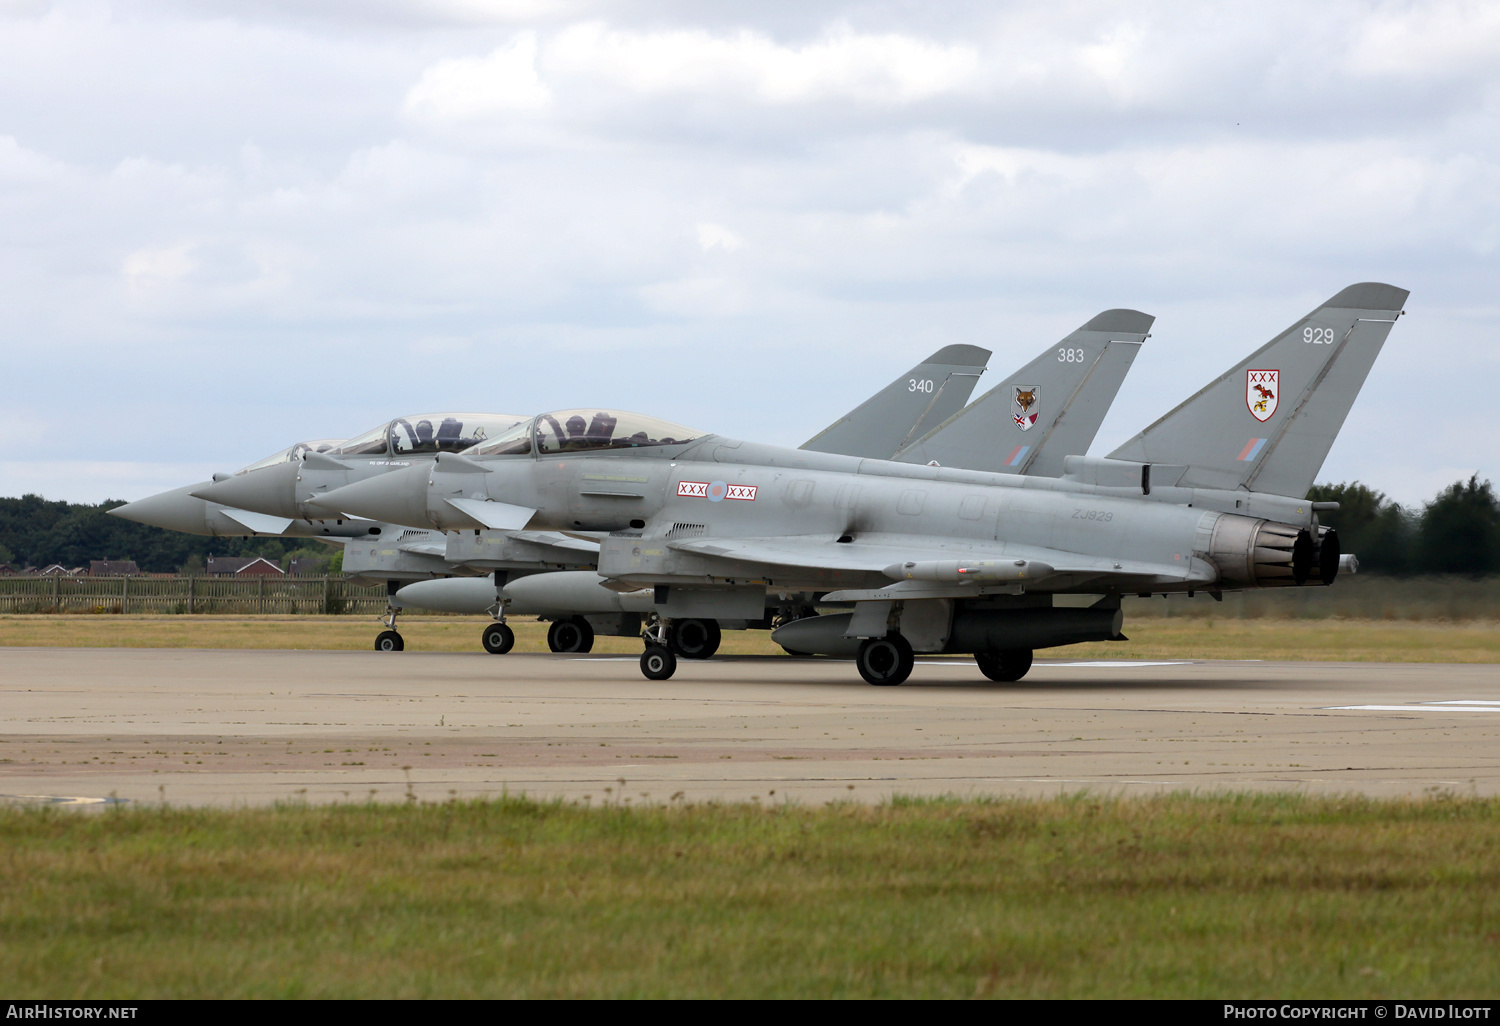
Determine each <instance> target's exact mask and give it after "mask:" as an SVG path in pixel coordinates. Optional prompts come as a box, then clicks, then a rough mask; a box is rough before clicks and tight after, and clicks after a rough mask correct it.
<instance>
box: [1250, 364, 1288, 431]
mask: <svg viewBox="0 0 1500 1026" xmlns="http://www.w3.org/2000/svg"><path fill="white" fill-rule="evenodd" d="M1280 395H1281V371H1279V370H1247V371H1246V372H1245V405H1246V406H1248V407H1249V408H1250V416H1252V417H1254V418H1255V419H1256V420H1258V421H1260V422H1261V423H1262V424H1264V423H1265V422H1266V421H1268V420H1270V419H1271V414H1273V413H1275V412H1276V404H1277V402H1278V401H1279V400H1278V398H1277V397H1278V396H1280Z"/></svg>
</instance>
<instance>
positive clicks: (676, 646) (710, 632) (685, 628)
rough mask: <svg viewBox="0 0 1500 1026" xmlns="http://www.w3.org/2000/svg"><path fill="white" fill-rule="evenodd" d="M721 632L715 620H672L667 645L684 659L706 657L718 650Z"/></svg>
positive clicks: (721, 636) (721, 638)
mask: <svg viewBox="0 0 1500 1026" xmlns="http://www.w3.org/2000/svg"><path fill="white" fill-rule="evenodd" d="M721 640H723V634H722V633H721V632H720V630H719V621H717V620H694V619H687V620H673V621H672V626H671V627H669V628H667V647H668V648H670V649H671V650H672V651H673V652H675V653H677V654H678V655H680V656H682V658H684V659H707V658H708V657H709V656H711V655H713V654H714V653H715V652H717V651H718V650H719V642H720V641H721Z"/></svg>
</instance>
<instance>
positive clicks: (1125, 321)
mask: <svg viewBox="0 0 1500 1026" xmlns="http://www.w3.org/2000/svg"><path fill="white" fill-rule="evenodd" d="M1154 320H1155V318H1154V317H1152V316H1151V315H1150V314H1143V313H1141V312H1140V311H1138V310H1106V311H1104V312H1103V313H1101V314H1099V315H1098V316H1096V317H1094V318H1093V319H1092V320H1090V321H1089V322H1088V323H1087V324H1085V325H1084V326H1083V327H1081V328H1079V329H1078V330H1077V331H1075V332H1073V333H1072V334H1071V335H1069V336H1068V337H1067V338H1065V339H1063V340H1062V341H1061V342H1058V343H1057V344H1056V345H1051V346H1048V347H1047V349H1046V350H1045V351H1044V352H1043V353H1042V355H1041V356H1038V357H1037V358H1036V359H1035V360H1032V361H1031V362H1030V363H1028V364H1027V365H1026V366H1025V367H1022V368H1021V369H1020V370H1019V371H1017V372H1016V373H1015V374H1012V375H1011V376H1010V377H1009V378H1007V379H1006V380H1005V381H1003V382H1001V383H1000V385H999V386H998V387H996V388H994V389H991V390H990V391H989V392H986V393H985V394H984V395H983V396H981V397H980V398H979V399H976V400H975V401H974V402H973V403H971V404H970V405H969V406H968V407H966V408H965V409H963V410H961V411H959V412H958V413H957V414H955V415H954V416H953V417H951V418H949V419H948V420H947V421H946V422H945V423H943V424H941V425H940V426H938V427H937V428H936V429H935V430H933V431H932V432H931V433H929V434H928V435H926V436H925V437H920V436H918V441H916V442H914V443H912V444H911V445H909V446H907V447H906V448H905V449H903V450H901V452H900V453H899V454H897V456H896V459H897V460H898V461H899V462H902V463H936V464H938V465H939V466H944V467H963V468H964V469H966V470H988V471H993V472H995V473H1000V474H1031V475H1033V476H1039V477H1058V476H1060V475H1061V474H1062V472H1063V457H1064V456H1081V455H1083V454H1084V453H1086V452H1087V451H1088V448H1089V446H1090V445H1091V444H1092V443H1093V441H1094V435H1095V434H1097V433H1098V431H1099V425H1100V423H1102V422H1103V420H1104V415H1105V414H1106V413H1108V412H1109V407H1110V404H1111V403H1113V402H1114V401H1115V394H1116V393H1117V392H1118V391H1119V390H1120V383H1121V382H1122V381H1124V380H1125V374H1126V372H1127V371H1129V370H1130V365H1131V363H1133V362H1134V361H1135V356H1136V353H1137V352H1139V351H1140V347H1141V343H1142V342H1144V341H1145V340H1146V337H1147V333H1148V332H1150V330H1151V324H1152V322H1153V321H1154Z"/></svg>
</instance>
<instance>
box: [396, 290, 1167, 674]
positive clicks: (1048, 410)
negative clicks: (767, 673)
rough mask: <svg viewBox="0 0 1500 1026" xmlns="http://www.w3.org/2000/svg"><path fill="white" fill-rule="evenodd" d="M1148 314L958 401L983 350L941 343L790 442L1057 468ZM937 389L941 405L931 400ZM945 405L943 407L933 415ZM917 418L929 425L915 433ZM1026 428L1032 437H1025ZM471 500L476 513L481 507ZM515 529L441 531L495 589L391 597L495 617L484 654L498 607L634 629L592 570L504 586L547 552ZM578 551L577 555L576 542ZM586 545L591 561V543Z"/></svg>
mask: <svg viewBox="0 0 1500 1026" xmlns="http://www.w3.org/2000/svg"><path fill="white" fill-rule="evenodd" d="M1153 320H1154V318H1152V317H1150V316H1149V315H1147V314H1142V313H1139V312H1138V311H1134V310H1106V311H1104V312H1103V313H1101V314H1099V315H1097V316H1095V317H1093V318H1092V319H1090V320H1089V321H1088V322H1087V323H1085V324H1084V325H1083V326H1082V327H1080V328H1079V329H1078V330H1076V331H1074V332H1073V333H1071V334H1069V335H1068V336H1066V337H1065V338H1064V339H1063V340H1062V341H1061V342H1060V343H1058V345H1057V346H1055V347H1054V346H1049V347H1048V348H1047V349H1045V350H1044V351H1043V352H1042V354H1041V355H1040V356H1038V357H1037V358H1036V359H1034V360H1032V361H1031V362H1030V363H1028V364H1027V365H1026V366H1024V367H1023V368H1021V370H1019V371H1018V372H1017V373H1016V374H1015V375H1013V376H1012V377H1010V378H1008V379H1007V380H1005V381H1003V382H1002V383H1001V384H1000V385H998V386H997V387H996V388H994V389H992V390H991V391H990V392H988V393H987V394H986V395H985V396H983V397H982V398H981V399H979V400H976V401H975V402H974V403H973V404H971V405H969V406H967V407H965V406H963V402H964V400H966V399H967V398H968V395H969V393H970V391H971V390H972V387H973V384H972V379H973V378H977V376H978V373H979V372H980V371H982V370H983V365H984V361H985V360H986V359H987V358H988V356H989V355H990V354H989V353H988V351H986V350H982V349H981V350H975V349H974V347H969V346H949V347H946V348H944V349H942V350H939V351H938V352H937V353H934V354H933V355H932V356H930V357H928V358H927V360H926V361H925V362H923V363H921V364H918V365H917V366H916V367H914V368H912V369H911V370H910V371H908V372H907V373H906V374H903V375H901V376H900V377H898V378H897V379H896V380H895V381H893V382H892V383H891V384H890V385H888V386H887V387H886V388H885V389H884V390H883V391H881V392H880V393H877V394H876V395H875V396H873V397H872V398H871V399H869V400H868V401H866V402H865V403H863V404H862V405H860V406H859V407H858V408H856V409H854V410H852V411H850V413H848V414H846V415H845V416H844V417H842V418H840V419H839V420H838V421H836V422H834V424H832V425H831V426H829V427H828V428H826V429H824V430H823V431H821V432H819V433H818V434H817V435H815V436H814V437H813V438H812V439H810V440H809V441H807V442H805V443H804V444H803V445H802V446H801V448H803V449H806V450H812V451H818V452H832V453H840V454H843V455H847V456H870V457H873V458H887V457H888V458H894V459H901V460H909V461H911V460H918V459H920V460H923V461H925V460H926V459H927V457H929V456H942V457H943V458H944V460H946V461H948V462H949V463H950V464H953V465H958V466H963V467H971V468H973V469H993V470H995V471H996V472H998V473H1061V462H1062V457H1063V456H1064V455H1066V454H1070V453H1083V452H1086V451H1087V450H1088V447H1089V445H1090V444H1091V443H1092V442H1093V439H1094V435H1095V434H1096V433H1097V431H1098V429H1099V424H1100V422H1101V421H1102V420H1103V417H1104V414H1105V413H1106V412H1107V411H1108V409H1109V406H1110V404H1111V403H1112V402H1113V401H1114V397H1115V394H1116V392H1117V391H1118V390H1119V387H1120V384H1121V382H1122V381H1123V380H1124V378H1125V374H1126V373H1127V372H1128V370H1129V369H1130V365H1131V363H1132V362H1133V361H1134V359H1135V356H1136V353H1137V352H1138V350H1139V349H1140V345H1141V343H1142V342H1143V341H1144V340H1145V338H1146V337H1147V333H1148V332H1149V330H1150V327H1151V323H1152V321H1153ZM964 360H967V361H969V363H968V365H967V366H968V369H967V370H965V364H964V363H961V362H960V361H964ZM955 376H957V377H959V378H965V377H966V378H970V379H971V380H970V381H969V382H960V384H961V385H962V390H961V392H957V391H955V390H954V389H955V383H954V378H955ZM928 396H931V397H932V398H931V399H928V398H927V397H928ZM1043 396H1045V397H1046V398H1045V399H1043V398H1042V397H1043ZM944 397H946V398H947V400H948V403H947V408H946V409H944V408H943V407H942V406H941V405H940V404H939V400H941V399H943V398H944ZM1023 399H1024V402H1023ZM960 407H961V408H960ZM955 408H957V412H954V413H952V416H949V417H946V419H945V418H944V417H943V414H944V413H948V412H951V411H952V410H953V409H955ZM1018 411H1019V412H1018ZM579 420H580V421H581V420H582V418H581V417H580V418H579ZM997 420H1004V421H1014V422H1015V423H1016V424H1017V425H1018V426H1019V430H1020V432H1021V434H1022V435H1023V436H1025V437H1029V438H1030V439H1031V440H1032V441H1031V443H1030V444H1022V445H1018V446H1016V447H1015V449H1014V450H1012V451H1008V452H1006V453H1004V454H999V453H996V452H994V451H993V450H992V449H987V448H986V446H985V445H984V444H983V443H984V442H985V441H986V439H987V432H988V430H989V429H990V428H992V427H993V426H994V424H995V423H996V422H997ZM926 425H935V426H934V427H932V428H931V429H930V430H929V431H927V432H926V433H925V434H924V433H923V428H924V426H926ZM1033 430H1034V432H1035V433H1034V434H1031V435H1027V432H1031V431H1033ZM914 439H915V441H913V440H914ZM488 448H489V446H480V447H476V449H474V450H468V451H467V454H470V455H482V454H484V451H485V450H487V449H488ZM1044 453H1046V454H1047V456H1046V457H1045V458H1043V454H1044ZM477 509H479V510H480V511H481V512H483V507H477ZM524 537H525V535H523V534H518V533H517V532H496V531H481V532H477V534H476V535H475V536H472V537H471V536H469V535H467V534H455V535H452V536H450V538H449V541H448V553H447V554H448V558H449V559H450V560H451V561H452V562H453V563H454V564H455V565H461V566H467V567H475V566H482V567H494V568H496V573H497V577H496V582H497V586H496V587H495V588H491V586H490V582H488V581H482V580H479V579H476V578H462V577H454V578H450V579H448V580H439V581H421V582H417V583H415V584H408V585H406V586H405V587H403V588H401V589H400V590H399V591H398V592H397V593H396V598H395V600H394V601H395V603H397V604H403V603H404V604H410V605H414V606H419V607H424V608H436V609H441V610H443V611H448V612H469V613H483V612H487V613H490V614H491V615H492V616H494V617H495V618H496V620H497V624H491V625H489V626H487V627H486V628H485V632H484V635H483V641H484V646H485V648H486V650H488V651H491V652H501V653H503V652H507V651H509V650H510V637H511V636H510V635H509V633H508V629H505V628H502V627H500V626H499V625H498V624H499V623H503V620H504V616H505V614H506V613H507V611H508V612H511V613H534V614H537V615H540V616H542V617H544V618H546V619H550V620H551V621H552V625H551V627H550V628H549V629H548V633H547V642H548V647H550V648H551V649H552V651H554V652H587V651H589V650H590V649H591V647H592V645H593V639H594V635H595V634H596V633H602V634H610V635H614V636H619V637H626V636H633V635H637V634H639V633H640V624H641V616H640V614H641V613H643V612H644V613H648V614H649V613H650V611H651V604H650V602H649V600H648V599H649V597H648V596H644V595H642V594H629V595H628V596H627V595H622V594H620V593H619V592H618V591H616V590H614V589H612V588H610V587H607V586H606V584H605V581H604V579H603V578H601V577H599V576H598V575H597V574H590V573H587V572H578V571H575V572H568V571H559V572H555V573H551V574H544V575H537V576H531V577H527V578H523V580H525V582H526V584H525V586H524V587H523V588H521V589H519V590H517V589H512V588H509V587H506V586H505V584H504V581H503V580H501V578H500V576H498V575H503V574H504V573H505V572H506V569H507V568H510V569H523V568H525V567H526V566H527V565H528V562H529V560H530V559H532V558H555V556H549V555H548V554H547V553H543V552H540V551H536V552H525V551H517V542H518V541H521V542H522V544H525V542H524V540H523V539H524ZM497 546H503V547H504V548H497ZM579 551H580V553H584V552H585V550H584V548H583V544H582V541H581V539H580V542H579ZM586 554H587V555H591V556H594V557H595V558H597V545H595V546H593V552H592V553H586ZM590 584H592V585H593V587H592V588H590V587H589V585H590ZM549 588H555V593H549V590H548V589H549ZM815 598H816V596H814V595H811V594H796V595H790V596H785V597H780V598H778V600H777V601H776V602H775V603H774V604H773V605H772V606H771V607H768V608H767V609H766V610H765V611H764V615H762V616H761V617H760V618H758V619H743V618H736V619H717V618H706V617H705V618H699V617H679V618H676V619H674V620H673V621H672V623H671V625H670V628H669V629H668V631H667V633H666V641H667V644H668V645H669V647H671V649H672V650H673V651H674V652H675V653H676V654H677V655H679V656H686V657H687V658H692V659H707V658H709V657H710V656H712V655H713V654H714V653H715V652H716V651H717V650H718V647H719V642H720V637H721V631H722V630H740V629H745V628H746V627H752V626H754V627H761V628H775V627H777V626H780V625H782V624H784V623H787V622H789V621H790V620H793V619H796V618H798V617H800V616H811V615H814V613H815V610H814V607H813V602H814V600H815Z"/></svg>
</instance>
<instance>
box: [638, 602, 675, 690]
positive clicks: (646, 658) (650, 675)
mask: <svg viewBox="0 0 1500 1026" xmlns="http://www.w3.org/2000/svg"><path fill="white" fill-rule="evenodd" d="M670 633H671V625H670V624H669V623H668V621H666V620H663V619H662V618H661V617H659V616H656V615H655V614H652V617H651V621H650V623H648V624H647V625H646V629H645V630H644V631H642V632H641V640H642V641H644V642H645V643H646V651H644V652H642V653H641V673H642V675H643V676H645V678H646V679H647V680H667V679H668V678H670V677H671V676H672V674H674V673H676V672H677V656H676V654H675V653H673V651H672V649H671V647H670V645H669V644H668V637H669V635H670Z"/></svg>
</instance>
